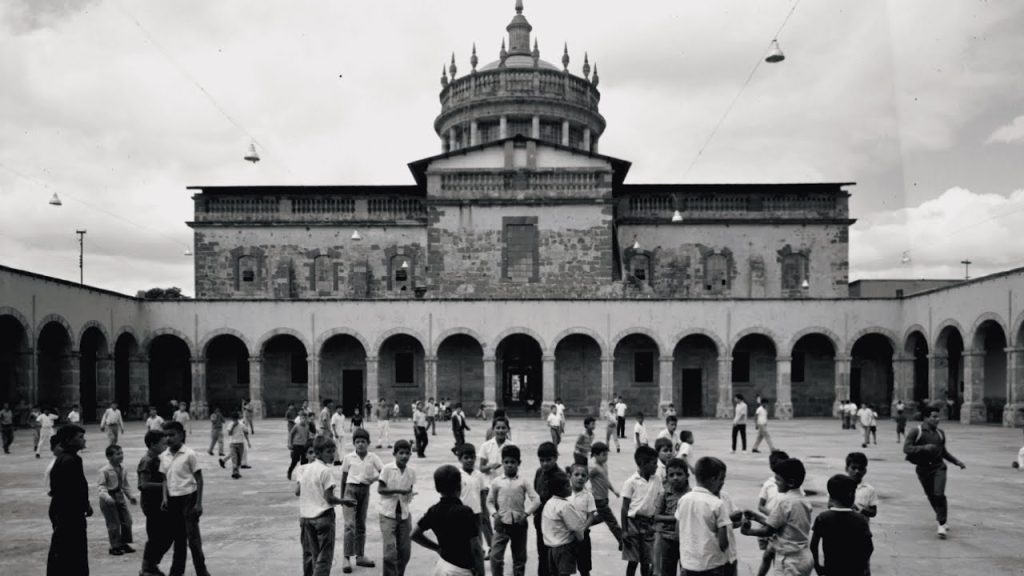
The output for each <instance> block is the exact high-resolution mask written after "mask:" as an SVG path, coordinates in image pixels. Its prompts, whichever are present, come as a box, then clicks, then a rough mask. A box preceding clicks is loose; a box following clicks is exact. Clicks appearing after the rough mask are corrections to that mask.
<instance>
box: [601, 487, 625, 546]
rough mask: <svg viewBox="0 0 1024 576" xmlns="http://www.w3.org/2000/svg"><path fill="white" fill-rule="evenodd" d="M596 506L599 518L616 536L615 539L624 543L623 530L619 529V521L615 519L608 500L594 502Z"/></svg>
mask: <svg viewBox="0 0 1024 576" xmlns="http://www.w3.org/2000/svg"><path fill="white" fill-rule="evenodd" d="M594 504H595V505H596V506H597V517H598V518H600V519H601V520H603V521H604V524H605V526H607V527H608V530H610V531H611V533H612V536H615V539H616V540H617V541H618V542H619V543H622V528H620V527H619V521H618V520H616V519H615V513H614V512H612V509H611V507H610V506H608V499H607V498H602V499H600V500H594Z"/></svg>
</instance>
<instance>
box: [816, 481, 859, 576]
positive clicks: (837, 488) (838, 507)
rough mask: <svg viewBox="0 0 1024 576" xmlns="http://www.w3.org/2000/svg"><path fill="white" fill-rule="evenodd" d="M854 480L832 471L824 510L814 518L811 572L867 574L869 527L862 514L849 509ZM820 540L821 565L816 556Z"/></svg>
mask: <svg viewBox="0 0 1024 576" xmlns="http://www.w3.org/2000/svg"><path fill="white" fill-rule="evenodd" d="M856 488H857V484H856V480H854V479H853V478H850V477H849V476H844V475H842V474H836V475H835V476H833V477H831V478H829V480H828V508H829V509H828V510H826V511H825V512H822V513H821V514H818V517H817V518H815V519H814V526H813V528H812V530H813V532H814V535H813V536H811V556H812V557H813V558H814V571H815V572H817V573H818V574H827V575H828V576H864V575H865V574H870V573H871V572H870V570H871V564H870V562H871V553H872V552H874V545H873V544H872V541H871V528H870V526H868V520H867V518H865V517H864V516H863V515H862V514H858V513H857V512H855V511H854V510H853V499H854V491H855V490H856ZM822 541H824V542H823V547H824V552H825V562H824V564H823V563H822V562H820V556H818V544H819V543H821V542H822Z"/></svg>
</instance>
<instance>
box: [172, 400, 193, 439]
mask: <svg viewBox="0 0 1024 576" xmlns="http://www.w3.org/2000/svg"><path fill="white" fill-rule="evenodd" d="M174 421H175V422H178V423H179V424H181V425H182V426H184V427H185V430H186V431H187V432H188V433H189V434H191V433H192V415H191V414H189V413H188V404H187V403H185V402H181V403H180V404H178V409H177V410H176V411H175V412H174Z"/></svg>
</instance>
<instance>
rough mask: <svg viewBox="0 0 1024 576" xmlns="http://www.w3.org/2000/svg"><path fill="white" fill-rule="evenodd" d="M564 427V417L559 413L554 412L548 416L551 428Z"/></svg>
mask: <svg viewBox="0 0 1024 576" xmlns="http://www.w3.org/2000/svg"><path fill="white" fill-rule="evenodd" d="M561 425H562V417H561V416H559V415H558V411H557V410H556V411H554V412H552V413H551V414H548V426H549V427H551V428H558V427H560V426H561Z"/></svg>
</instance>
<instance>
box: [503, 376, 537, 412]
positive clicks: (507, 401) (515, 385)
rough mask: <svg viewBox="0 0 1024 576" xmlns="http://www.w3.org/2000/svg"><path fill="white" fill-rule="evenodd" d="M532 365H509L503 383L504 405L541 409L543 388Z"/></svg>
mask: <svg viewBox="0 0 1024 576" xmlns="http://www.w3.org/2000/svg"><path fill="white" fill-rule="evenodd" d="M533 372H534V371H533V368H532V367H530V366H507V367H506V368H505V378H504V383H503V394H502V406H504V407H507V408H523V409H526V410H539V409H540V401H541V398H540V395H541V390H539V389H538V382H537V379H536V378H534V377H533Z"/></svg>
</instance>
